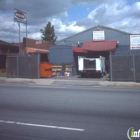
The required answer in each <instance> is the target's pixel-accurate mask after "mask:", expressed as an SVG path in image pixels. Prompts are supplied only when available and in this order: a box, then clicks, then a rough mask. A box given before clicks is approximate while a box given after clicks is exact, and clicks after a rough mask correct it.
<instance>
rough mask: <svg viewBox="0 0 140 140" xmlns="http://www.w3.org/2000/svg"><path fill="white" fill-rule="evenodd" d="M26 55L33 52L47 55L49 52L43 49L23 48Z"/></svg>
mask: <svg viewBox="0 0 140 140" xmlns="http://www.w3.org/2000/svg"><path fill="white" fill-rule="evenodd" d="M25 49H26V52H27V53H34V52H40V53H45V54H48V53H49V50H44V49H37V48H30V47H25Z"/></svg>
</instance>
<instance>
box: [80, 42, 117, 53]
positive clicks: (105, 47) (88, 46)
mask: <svg viewBox="0 0 140 140" xmlns="http://www.w3.org/2000/svg"><path fill="white" fill-rule="evenodd" d="M116 46H117V41H116V40H111V41H93V42H84V44H83V46H82V49H84V50H87V51H113V50H115V49H116Z"/></svg>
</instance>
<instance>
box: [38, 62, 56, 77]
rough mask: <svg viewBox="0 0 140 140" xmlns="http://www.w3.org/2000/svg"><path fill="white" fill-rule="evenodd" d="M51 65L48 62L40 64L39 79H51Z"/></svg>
mask: <svg viewBox="0 0 140 140" xmlns="http://www.w3.org/2000/svg"><path fill="white" fill-rule="evenodd" d="M52 66H53V65H52V64H51V63H48V62H41V63H40V77H51V76H52Z"/></svg>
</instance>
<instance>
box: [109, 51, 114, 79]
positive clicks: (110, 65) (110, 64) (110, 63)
mask: <svg viewBox="0 0 140 140" xmlns="http://www.w3.org/2000/svg"><path fill="white" fill-rule="evenodd" d="M109 60H110V62H109V67H110V70H109V73H110V81H113V78H112V54H111V52H110V59H109Z"/></svg>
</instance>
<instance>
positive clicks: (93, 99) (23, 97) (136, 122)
mask: <svg viewBox="0 0 140 140" xmlns="http://www.w3.org/2000/svg"><path fill="white" fill-rule="evenodd" d="M44 80H46V79H44ZM139 101H140V92H139V89H138V88H129V89H128V88H116V87H96V86H94V87H92V86H68V85H65V86H63V85H61V86H60V85H59V86H58V85H53V86H51V85H49V86H46V85H45V86H43V85H36V84H28V83H16V84H15V83H14V84H13V83H11V82H9V83H0V140H129V139H128V137H127V131H128V129H129V128H130V127H134V129H135V130H136V131H138V130H139V129H140V111H139V108H140V102H139ZM134 139H135V138H134ZM138 139H139V138H138Z"/></svg>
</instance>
